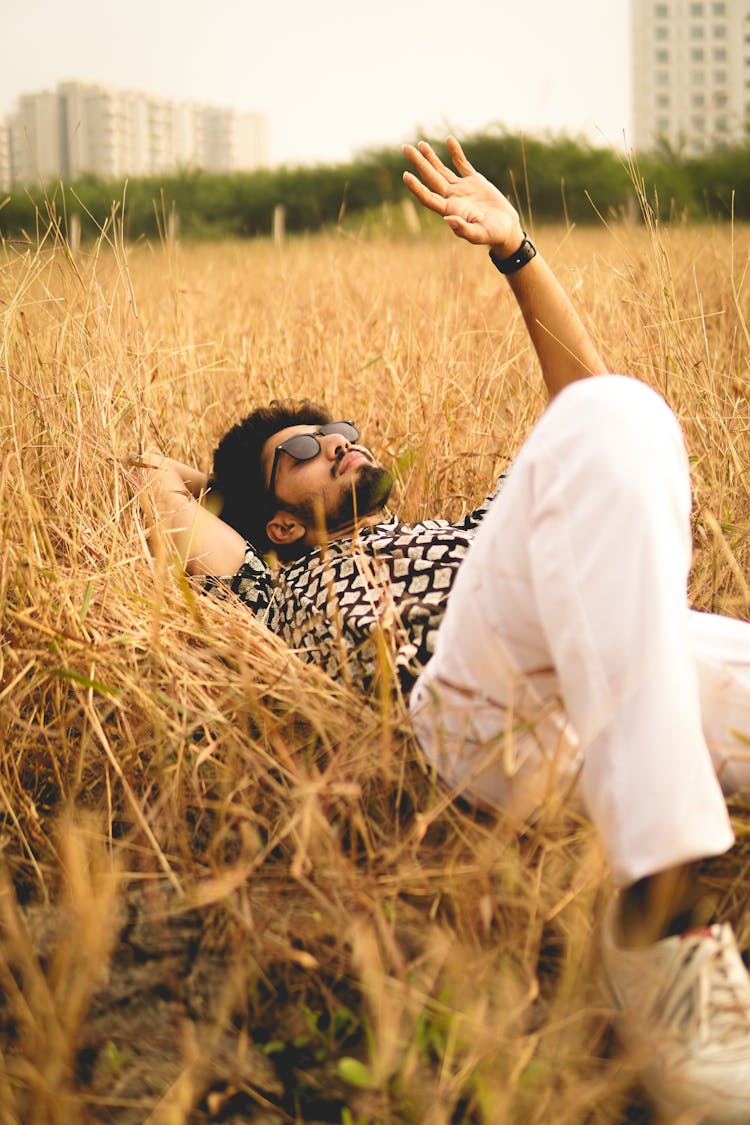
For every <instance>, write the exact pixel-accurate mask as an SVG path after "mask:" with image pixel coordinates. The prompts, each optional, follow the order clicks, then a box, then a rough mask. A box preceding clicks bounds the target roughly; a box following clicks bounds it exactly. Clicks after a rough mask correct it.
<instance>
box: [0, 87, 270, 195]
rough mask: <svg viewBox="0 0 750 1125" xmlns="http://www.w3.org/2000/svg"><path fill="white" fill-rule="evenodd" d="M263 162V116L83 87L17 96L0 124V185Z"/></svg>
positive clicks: (248, 165) (240, 167) (265, 127)
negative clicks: (90, 174) (82, 176)
mask: <svg viewBox="0 0 750 1125" xmlns="http://www.w3.org/2000/svg"><path fill="white" fill-rule="evenodd" d="M3 129H4V132H3ZM3 136H5V137H6V138H7V139H6V141H5V142H4V141H3ZM4 145H5V149H4V147H3V146H4ZM6 150H7V151H6ZM4 152H5V155H4ZM267 163H268V122H267V119H266V118H265V116H264V115H262V114H253V113H239V112H238V111H236V110H233V109H226V108H220V107H216V106H206V105H200V104H196V103H192V102H174V101H170V100H168V99H166V98H159V97H155V96H153V95H149V94H143V93H138V92H133V91H123V90H112V89H109V88H108V87H106V86H100V85H95V84H90V83H83V82H61V83H60V84H59V85H58V86H57V89H56V90H54V91H49V90H44V91H41V92H39V93H34V94H24V95H22V97H21V98H20V99H19V103H18V109H17V110H16V112H15V113H13V114H11V116H10V117H9V118H8V120H7V122H6V123H4V124H3V125H0V186H1V185H2V184H3V183H6V184H7V185H10V184H13V183H33V182H39V181H40V180H41V181H46V180H51V179H57V178H62V179H65V180H73V179H76V178H78V177H79V176H81V175H82V174H85V173H87V172H90V173H94V174H95V175H98V176H103V177H106V178H109V177H117V176H126V175H130V176H133V175H155V174H158V173H160V172H169V171H174V170H176V169H178V168H207V169H210V170H211V171H215V172H233V171H242V170H248V169H252V168H258V167H262V166H263V165H265V164H267Z"/></svg>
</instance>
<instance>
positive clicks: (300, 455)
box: [268, 421, 359, 496]
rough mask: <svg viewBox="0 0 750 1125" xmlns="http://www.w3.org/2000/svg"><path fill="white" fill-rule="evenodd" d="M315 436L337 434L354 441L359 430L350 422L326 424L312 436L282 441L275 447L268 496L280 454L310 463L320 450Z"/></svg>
mask: <svg viewBox="0 0 750 1125" xmlns="http://www.w3.org/2000/svg"><path fill="white" fill-rule="evenodd" d="M316 434H320V435H321V436H322V437H325V436H326V435H327V434H338V435H339V437H342V438H344V440H345V441H356V440H357V438H358V437H359V430H358V429H357V427H356V426H355V425H354V423H353V422H352V421H348V422H326V424H325V425H324V426H319V427H318V429H317V430H316V431H315V433H314V434H295V435H294V437H290V438H287V440H286V441H282V443H281V445H277V446H276V449H275V451H274V455H273V465H272V466H271V479H270V481H269V483H268V494H269V496H273V485H274V481H275V480H276V469H277V467H278V464H279V457H280V456H281V454H282V453H288V454H289V456H290V457H293V458H294V460H295V461H312V459H313V457H317V456H318V454H319V453H320V450H321V444H320V442H319V441H318V439H317V437H316V436H315V435H316Z"/></svg>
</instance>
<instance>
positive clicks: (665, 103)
mask: <svg viewBox="0 0 750 1125" xmlns="http://www.w3.org/2000/svg"><path fill="white" fill-rule="evenodd" d="M656 108H657V109H668V108H669V94H657V95H656Z"/></svg>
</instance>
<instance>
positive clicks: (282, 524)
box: [266, 511, 307, 547]
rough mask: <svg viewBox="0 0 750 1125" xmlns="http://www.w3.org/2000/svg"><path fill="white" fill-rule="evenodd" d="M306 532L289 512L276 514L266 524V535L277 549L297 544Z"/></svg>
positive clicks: (302, 525) (303, 526)
mask: <svg viewBox="0 0 750 1125" xmlns="http://www.w3.org/2000/svg"><path fill="white" fill-rule="evenodd" d="M306 531H307V528H306V527H305V525H304V524H303V523H302V522H301V521H300V520H299V519H298V517H297V516H293V515H292V513H291V512H284V511H280V512H277V513H276V515H275V516H272V517H271V519H270V520H269V521H268V523H267V524H266V535H267V536H268V538H269V539H270V540H271V542H272V543H274V544H275V545H276V546H277V547H289V546H291V544H292V543H297V542H298V541H299V540H300V539H301V538H302V537H303V535H304V534H305V532H306Z"/></svg>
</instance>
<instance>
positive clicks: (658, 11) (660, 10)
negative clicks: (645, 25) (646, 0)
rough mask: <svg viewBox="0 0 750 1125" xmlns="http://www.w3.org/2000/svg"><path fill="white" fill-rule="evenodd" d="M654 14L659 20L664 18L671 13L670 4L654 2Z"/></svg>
mask: <svg viewBox="0 0 750 1125" xmlns="http://www.w3.org/2000/svg"><path fill="white" fill-rule="evenodd" d="M654 15H655V16H656V18H657V19H658V20H663V19H664V18H665V17H666V16H668V15H669V5H668V4H654Z"/></svg>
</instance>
